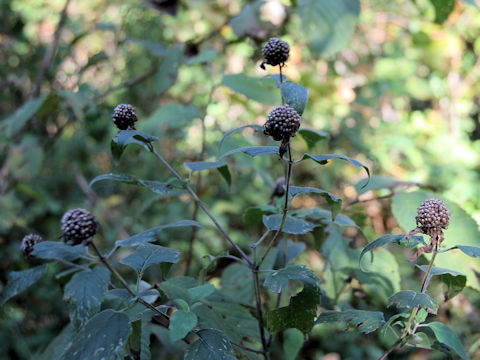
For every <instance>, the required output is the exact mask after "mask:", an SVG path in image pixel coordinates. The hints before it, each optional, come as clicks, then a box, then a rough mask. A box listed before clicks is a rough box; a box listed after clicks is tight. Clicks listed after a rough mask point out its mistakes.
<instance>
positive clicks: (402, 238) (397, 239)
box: [358, 234, 425, 270]
mask: <svg viewBox="0 0 480 360" xmlns="http://www.w3.org/2000/svg"><path fill="white" fill-rule="evenodd" d="M390 243H396V244H398V245H402V246H405V247H407V248H413V247H415V246H417V245H418V244H422V245H425V241H424V240H423V237H421V236H412V237H410V239H409V241H408V242H407V240H406V235H404V234H401V235H391V234H388V235H383V236H381V237H379V238H378V239H376V240H374V241H372V242H370V243H368V245H367V246H365V247H364V248H363V250H362V253H361V254H360V257H359V259H358V262H359V264H360V267H361V266H362V258H363V256H364V255H365V254H366V253H368V252H372V251H373V250H375V249H377V248H379V247H381V246H385V245H387V244H390ZM372 262H373V253H372ZM362 270H363V269H362Z"/></svg>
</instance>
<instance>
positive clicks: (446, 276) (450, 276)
mask: <svg viewBox="0 0 480 360" xmlns="http://www.w3.org/2000/svg"><path fill="white" fill-rule="evenodd" d="M417 267H418V268H419V269H420V270H422V271H423V272H427V269H428V266H427V265H417ZM432 276H440V279H441V280H442V282H443V284H444V285H445V287H446V290H445V291H443V294H444V296H445V301H448V300H450V299H451V298H453V297H454V296H456V295H458V294H459V293H461V292H462V290H463V288H464V287H465V285H466V284H467V276H466V275H465V274H462V273H459V272H458V271H454V270H450V269H444V268H441V267H436V266H434V267H432V270H431V272H430V276H429V278H428V280H427V281H430V279H431V278H432Z"/></svg>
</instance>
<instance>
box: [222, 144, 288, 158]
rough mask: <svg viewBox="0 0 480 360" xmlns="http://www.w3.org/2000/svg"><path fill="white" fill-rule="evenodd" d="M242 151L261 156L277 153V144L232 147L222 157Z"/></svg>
mask: <svg viewBox="0 0 480 360" xmlns="http://www.w3.org/2000/svg"><path fill="white" fill-rule="evenodd" d="M238 153H244V154H247V155H250V156H262V155H272V154H276V155H278V154H279V152H278V146H247V147H241V148H238V149H233V150H231V151H228V152H226V153H225V154H223V155H222V158H226V157H227V156H230V155H233V154H238Z"/></svg>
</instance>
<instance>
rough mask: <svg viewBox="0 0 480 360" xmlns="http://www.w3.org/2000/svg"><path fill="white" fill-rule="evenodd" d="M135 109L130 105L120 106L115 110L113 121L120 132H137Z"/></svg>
mask: <svg viewBox="0 0 480 360" xmlns="http://www.w3.org/2000/svg"><path fill="white" fill-rule="evenodd" d="M137 120H138V119H137V114H136V113H135V107H134V106H132V105H130V104H120V105H117V106H116V107H115V109H114V110H113V115H112V121H113V123H114V124H115V125H116V126H117V128H119V129H120V130H135V124H134V123H135V121H137Z"/></svg>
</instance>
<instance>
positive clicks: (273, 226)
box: [263, 214, 318, 235]
mask: <svg viewBox="0 0 480 360" xmlns="http://www.w3.org/2000/svg"><path fill="white" fill-rule="evenodd" d="M282 217H283V215H282V214H275V215H270V216H266V215H264V216H263V224H264V225H265V226H266V227H267V229H268V230H278V229H279V228H280V224H281V222H282ZM316 226H318V225H317V224H313V223H311V222H308V221H305V220H301V219H297V218H294V217H293V216H290V215H287V218H286V220H285V224H284V226H283V228H282V232H284V233H287V234H295V235H302V234H306V233H308V232H310V231H312V230H313V229H314V228H315V227H316Z"/></svg>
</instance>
